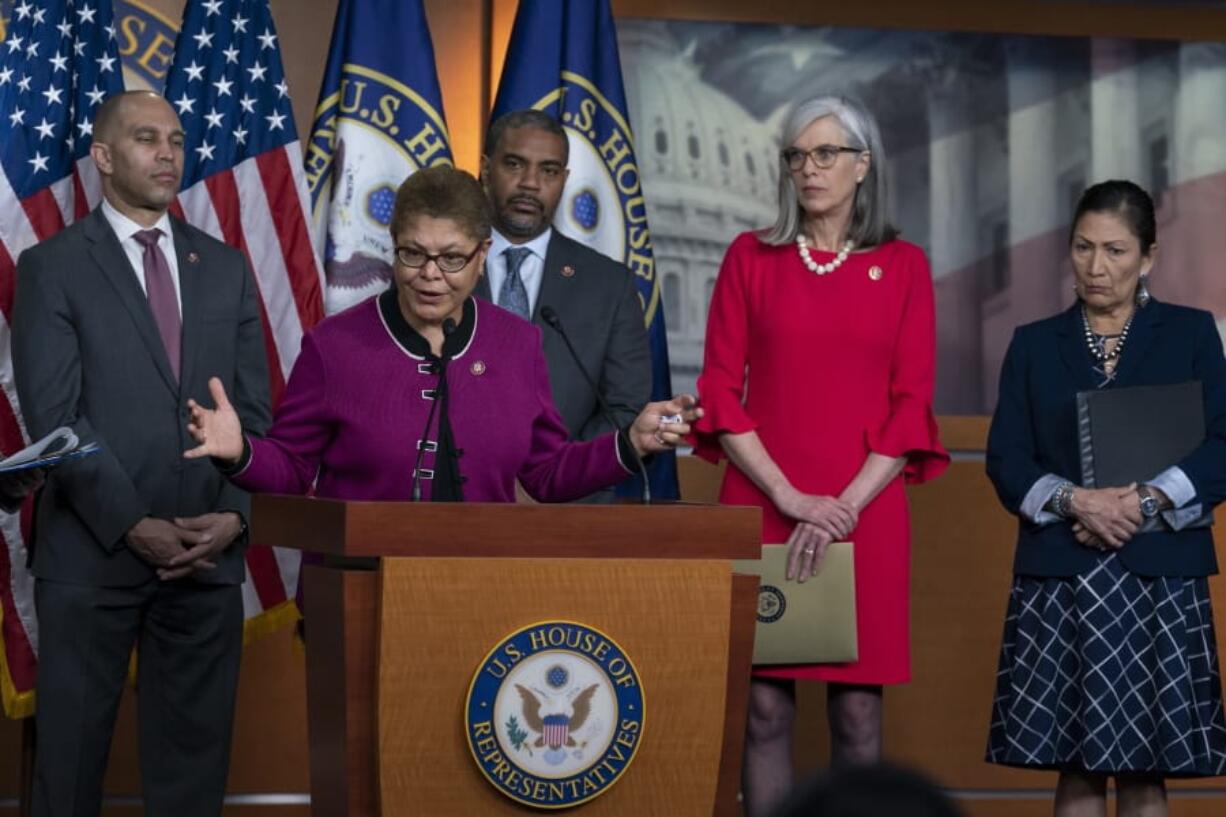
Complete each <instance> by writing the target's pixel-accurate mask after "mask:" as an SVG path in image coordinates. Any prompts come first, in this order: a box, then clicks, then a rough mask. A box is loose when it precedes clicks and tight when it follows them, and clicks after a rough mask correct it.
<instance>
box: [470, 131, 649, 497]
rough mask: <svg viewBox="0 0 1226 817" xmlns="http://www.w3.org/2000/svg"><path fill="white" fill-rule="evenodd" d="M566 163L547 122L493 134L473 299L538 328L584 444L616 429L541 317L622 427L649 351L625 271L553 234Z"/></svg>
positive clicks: (573, 430) (639, 396) (486, 159)
mask: <svg viewBox="0 0 1226 817" xmlns="http://www.w3.org/2000/svg"><path fill="white" fill-rule="evenodd" d="M568 158H569V145H568V143H567V139H566V131H565V130H564V129H563V128H562V126H561V125H560V124H559V123H558V121H557V120H556V119H554V118H553V117H552V116H550V115H548V114H546V113H543V112H541V111H536V110H524V111H513V112H511V113H508V114H505V115H503V116H501V117H499V118H498V119H497V120H496V121H495V122H494V123H493V124H492V125H490V129H489V134H488V135H487V137H486V144H485V155H484V156H482V157H481V180H482V182H483V183H484V184H485V188H486V190H487V192H488V193H489V197H490V204H491V207H492V208H493V214H494V234H493V244H492V245H491V246H490V252H489V255H488V257H487V260H486V269H485V272H486V274H485V277H484V278H483V279H482V280H481V281H480V282H479V283H478V284H477V289H476V294H477V295H479V296H480V297H482V298H486V299H489V300H493V301H494V302H495V303H497V304H498V305H499V306H501V307H503V308H504V309H508V310H510V311H512V312H515V313H517V314H519V315H520V317H522V318H524V319H526V320H531V321H533V322H534V323H536V324H538V325H539V326H541V327H542V332H543V333H544V348H545V361H546V363H547V365H548V366H549V382H550V386H551V388H552V391H553V399H554V403H555V404H557V407H558V411H559V412H561V414H562V420H563V422H565V423H566V427H567V429H568V430H569V431H570V435H571V438H572V439H576V440H590V439H592V438H593V437H596V436H598V435H600V434H603V433H605V432H607V431H610V430H612V427H611V426H610V425H609V423H608V421H607V420H605V419H604V417H603V416H602V415H601V412H600V407H599V405H598V404H597V402H596V395H595V394H594V393H593V392H592V388H591V386H589V385H588V383H587V380H586V379H585V378H584V377H583V374H582V373H581V372H580V371H579V368H578V366H577V365H576V363H575V361H574V359H573V358H572V357H571V355H570V353H569V352H568V351H567V349H566V344H565V342H564V341H563V340H562V337H561V336H560V335H559V334H558V332H557V330H555V329H554V328H552V327H550V326H548V325H547V324H546V322H545V321H544V320H543V319H542V318H541V310H542V308H543V307H546V306H549V307H552V308H553V310H554V311H555V312H556V313H557V315H558V316H559V318H560V319H561V321H562V326H563V328H564V329H565V330H566V333H567V335H568V336H569V337H570V339H571V342H572V343H574V345H575V349H576V351H577V352H578V353H579V357H580V358H581V359H582V361H583V365H584V367H585V368H586V369H587V371H588V373H589V374H590V375H591V376H592V378H593V379H594V380H595V381H596V385H597V387H598V388H599V389H600V393H601V395H602V396H603V397H604V399H605V401H606V402H607V403H608V404H609V408H610V410H611V413H612V414H613V418H614V420H615V421H616V422H617V424H618V425H619V426H620V427H622V428H625V427H627V426H629V425H630V424H631V423H633V422H634V418H635V417H636V416H637V415H638V413H639V411H640V410H642V408H643V406H644V405H646V404H647V402H648V400H650V399H651V350H650V348H649V347H648V344H647V331H646V328H645V327H644V323H643V307H642V303H641V302H640V300H639V296H638V291H637V289H636V288H635V284H634V276H633V275H632V274H631V273H630V270H628V269H627V268H626V267H625V266H624V265H622V264H619V263H617V262H616V261H614V260H612V259H611V258H608V257H606V256H604V255H601V254H600V253H598V252H596V251H595V250H592V249H590V248H589V247H586V246H584V245H583V244H580V243H578V242H577V241H572V240H571V239H569V238H567V237H566V236H564V235H562V234H561V233H560V232H558V231H557V230H555V229H553V228H552V226H551V225H552V223H553V215H554V212H555V211H556V210H557V208H558V202H559V201H561V198H562V188H563V187H564V186H565V184H566V177H567V169H566V163H567V160H568ZM491 295H492V296H493V297H491ZM611 497H612V493H611V491H608V492H605V494H604V495H597V496H596V497H593V499H596V500H608V499H611Z"/></svg>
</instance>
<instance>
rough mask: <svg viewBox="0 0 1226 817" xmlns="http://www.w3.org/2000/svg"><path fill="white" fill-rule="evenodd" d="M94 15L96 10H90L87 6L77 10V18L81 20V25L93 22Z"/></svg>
mask: <svg viewBox="0 0 1226 817" xmlns="http://www.w3.org/2000/svg"><path fill="white" fill-rule="evenodd" d="M96 13H97V10H96V9H91V8H90V7H89V6H82V7H81V8H79V9H77V16H78V17H80V18H81V22H82V23H92V22H94V15H95V14H96Z"/></svg>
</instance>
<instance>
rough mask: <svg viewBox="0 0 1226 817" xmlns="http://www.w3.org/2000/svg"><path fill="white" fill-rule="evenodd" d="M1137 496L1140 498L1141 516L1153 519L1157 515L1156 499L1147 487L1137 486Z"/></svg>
mask: <svg viewBox="0 0 1226 817" xmlns="http://www.w3.org/2000/svg"><path fill="white" fill-rule="evenodd" d="M1137 496H1139V497H1140V498H1141V516H1144V517H1145V518H1146V519H1153V518H1154V517H1155V516H1157V515H1158V498H1157V497H1156V496H1154V492H1153V491H1151V490H1149V486H1148V485H1138V486H1137Z"/></svg>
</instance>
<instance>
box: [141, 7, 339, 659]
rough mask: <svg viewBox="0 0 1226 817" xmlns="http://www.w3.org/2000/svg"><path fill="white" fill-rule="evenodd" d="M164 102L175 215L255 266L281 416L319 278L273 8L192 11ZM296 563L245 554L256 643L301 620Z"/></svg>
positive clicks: (276, 551)
mask: <svg viewBox="0 0 1226 817" xmlns="http://www.w3.org/2000/svg"><path fill="white" fill-rule="evenodd" d="M165 96H166V99H167V100H168V101H169V102H170V104H171V105H173V106H174V108H175V111H176V112H177V113H178V114H179V119H180V121H181V122H182V123H183V130H184V131H185V132H186V134H187V139H186V144H187V150H186V155H185V157H184V163H183V190H182V192H181V193H180V194H179V198H178V201H177V203H176V206H175V207H174V208H172V209H176V210H177V212H178V213H179V214H180V215H181V216H182V218H183V219H184V220H185V221H187V222H188V223H190V224H192V225H194V226H196V227H198V228H200V229H202V230H204V231H205V232H207V233H209V234H210V235H212V236H214V237H216V238H218V239H220V240H221V241H224V242H225V243H227V244H229V245H230V246H232V247H237V248H238V249H240V250H242V251H243V253H244V254H245V255H246V256H247V259H248V261H249V262H250V264H251V268H252V270H254V272H255V277H256V281H257V282H258V284H259V290H260V301H261V304H260V305H261V309H262V312H263V317H264V343H265V347H266V349H267V352H268V371H269V375H270V377H271V381H272V382H271V384H270V385H271V387H272V401H273V406H274V407H275V406H276V405H277V403H278V402H280V399H281V394H282V393H283V392H284V390H285V381H286V378H288V376H289V372H290V369H291V367H292V366H293V364H294V359H295V358H296V357H297V355H298V350H299V348H300V347H301V345H302V335H303V333H304V332H305V331H307V330H308V329H310V328H311V327H313V326H314V325H315V324H316V323H318V322H319V321H320V320H321V319H322V318H323V294H322V292H323V274H322V272H321V269H322V267H321V265H320V262H319V259H318V257H317V256H316V255H315V250H314V243H313V242H312V240H311V233H310V228H309V226H308V213H309V212H310V209H309V206H308V204H307V193H306V178H305V175H304V172H303V169H302V150H301V147H300V144H299V142H298V134H297V130H296V128H295V127H294V115H293V110H292V108H291V107H290V96H289V86H288V85H287V84H286V81H285V71H284V70H283V68H282V65H281V48H280V45H279V44H278V42H277V34H276V29H275V27H274V26H273V22H272V14H271V12H270V11H269V9H268V2H267V0H189V2H188V4H187V8H186V9H185V10H184V14H183V25H182V27H181V28H180V30H179V36H178V38H177V39H176V41H175V57H174V62H173V63H172V65H171V67H170V72H169V73H168V74H167V77H166V90H165ZM300 556H301V554H300V553H299V552H298V551H291V550H282V549H280V548H270V547H265V546H261V545H259V544H255V545H253V546H252V547H250V548H249V549H248V551H247V581H246V582H244V584H243V605H244V611H245V613H246V616H247V634H248V635H249V636H250V635H252V634H253V631H255V630H266V629H271V628H274V627H276V626H278V625H279V624H281V623H283V622H284V621H286V620H289V619H296V617H297V607H296V606H295V602H294V599H295V595H296V593H297V587H298V569H299V564H300Z"/></svg>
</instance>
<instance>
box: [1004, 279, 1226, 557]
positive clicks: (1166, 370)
mask: <svg viewBox="0 0 1226 817" xmlns="http://www.w3.org/2000/svg"><path fill="white" fill-rule="evenodd" d="M1093 363H1094V361H1093V358H1091V356H1090V352H1089V349H1088V348H1087V347H1086V342H1085V334H1084V330H1083V328H1082V323H1081V315H1080V307H1079V306H1076V305H1075V306H1073V307H1072V308H1070V309H1069V310H1067V311H1065V312H1062V313H1061V314H1059V315H1055V316H1053V317H1050V318H1047V319H1045V320H1041V321H1037V322H1035V323H1031V324H1027V325H1026V326H1022V327H1019V328H1018V329H1017V330H1016V331H1015V332H1014V335H1013V340H1012V342H1011V343H1010V344H1009V350H1008V352H1007V353H1006V354H1005V362H1004V365H1003V366H1002V368H1001V372H1000V397H999V399H998V401H997V404H996V414H995V415H994V416H993V417H992V427H991V430H990V431H989V433H988V450H987V470H988V477H989V478H990V479H991V480H992V483H993V485H995V486H996V492H997V494H998V495H999V496H1000V501H1001V502H1002V503H1003V504H1004V506H1005V508H1006V509H1007V510H1008V511H1009V512H1010V513H1012V514H1015V515H1018V520H1019V521H1018V536H1017V552H1016V555H1015V556H1014V560H1013V571H1014V573H1015V574H1018V575H1030V576H1075V575H1077V574H1079V573H1083V572H1086V571H1088V570H1089V569H1090V568H1091V567H1092V566H1093V565H1094V563H1095V561H1096V559H1097V558H1098V553H1097V552H1096V551H1094V550H1091V549H1090V548H1087V547H1085V546H1083V545H1081V544H1079V543H1078V542H1077V540H1076V539H1075V538H1074V537H1073V531H1072V525H1071V523H1069V522H1066V521H1060V522H1056V523H1053V524H1050V525H1045V526H1041V527H1040V526H1038V525H1036V524H1034V523H1032V522H1031V521H1030V520H1028V519H1026V518H1024V517H1022V516H1020V513H1019V511H1020V507H1021V504H1022V501H1023V499H1024V498H1025V496H1026V492H1027V491H1029V490H1030V488H1031V486H1033V485H1034V483H1035V481H1036V480H1038V479H1039V477H1041V476H1043V475H1044V474H1049V473H1050V474H1056V475H1058V476H1061V477H1064V478H1066V479H1068V480H1069V481H1071V482H1074V483H1078V484H1079V483H1080V482H1081V459H1080V456H1079V454H1078V447H1077V398H1076V395H1077V392H1079V391H1089V390H1092V389H1093V388H1094V387H1095V386H1096V385H1097V384H1096V382H1095V375H1094V374H1093V372H1092V371H1091V367H1092V366H1093ZM1189 380H1199V381H1200V382H1201V384H1202V387H1203V394H1204V401H1205V425H1206V437H1205V441H1204V442H1203V443H1202V444H1201V446H1200V447H1199V448H1197V449H1196V450H1195V451H1193V452H1192V453H1191V454H1189V455H1188V456H1187V457H1185V458H1184V459H1182V460H1181V461H1180V462H1178V463H1171V465H1178V466H1179V467H1180V468H1181V469H1183V471H1184V473H1185V474H1187V476H1188V478H1189V479H1190V480H1191V482H1192V485H1193V486H1194V487H1195V488H1196V497H1195V498H1194V499H1193V500H1192V501H1191V502H1192V503H1197V502H1199V503H1201V504H1202V505H1203V506H1204V508H1205V510H1208V509H1210V508H1212V507H1213V506H1215V505H1217V504H1218V503H1219V502H1221V501H1222V499H1223V498H1226V359H1223V356H1222V340H1221V337H1220V336H1219V334H1218V331H1217V327H1216V326H1215V325H1214V322H1213V316H1212V315H1210V314H1209V313H1208V312H1205V311H1203V310H1200V309H1191V308H1188V307H1184V306H1174V305H1171V304H1164V303H1160V302H1158V301H1150V303H1149V305H1148V306H1146V307H1145V308H1143V309H1139V310H1138V311H1137V313H1136V317H1135V318H1133V321H1132V327H1131V329H1130V330H1129V333H1128V338H1127V340H1126V342H1125V346H1124V349H1123V352H1122V354H1121V356H1120V361H1119V365H1118V368H1117V370H1116V377H1115V380H1114V381H1113V382H1112V383H1111V384H1110V385H1109V386H1107V387H1106V388H1124V387H1127V386H1154V385H1167V384H1175V383H1183V382H1186V381H1189ZM1154 422H1155V423H1161V422H1162V418H1161V417H1155V418H1154ZM1153 476H1156V474H1155V475H1153ZM1189 504H1191V503H1189ZM1120 558H1121V559H1122V560H1123V563H1124V566H1125V567H1126V568H1128V570H1130V571H1132V572H1133V573H1137V574H1140V575H1143V576H1207V575H1209V574H1212V573H1216V572H1217V560H1216V558H1215V556H1214V551H1213V535H1212V533H1211V531H1210V529H1209V528H1194V529H1185V530H1182V531H1178V532H1176V531H1171V530H1166V529H1164V530H1161V531H1154V532H1152V533H1143V534H1138V535H1137V536H1135V537H1133V538H1132V539H1131V540H1130V541H1129V542H1128V543H1127V544H1125V545H1124V547H1123V548H1122V549H1121V550H1120Z"/></svg>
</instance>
